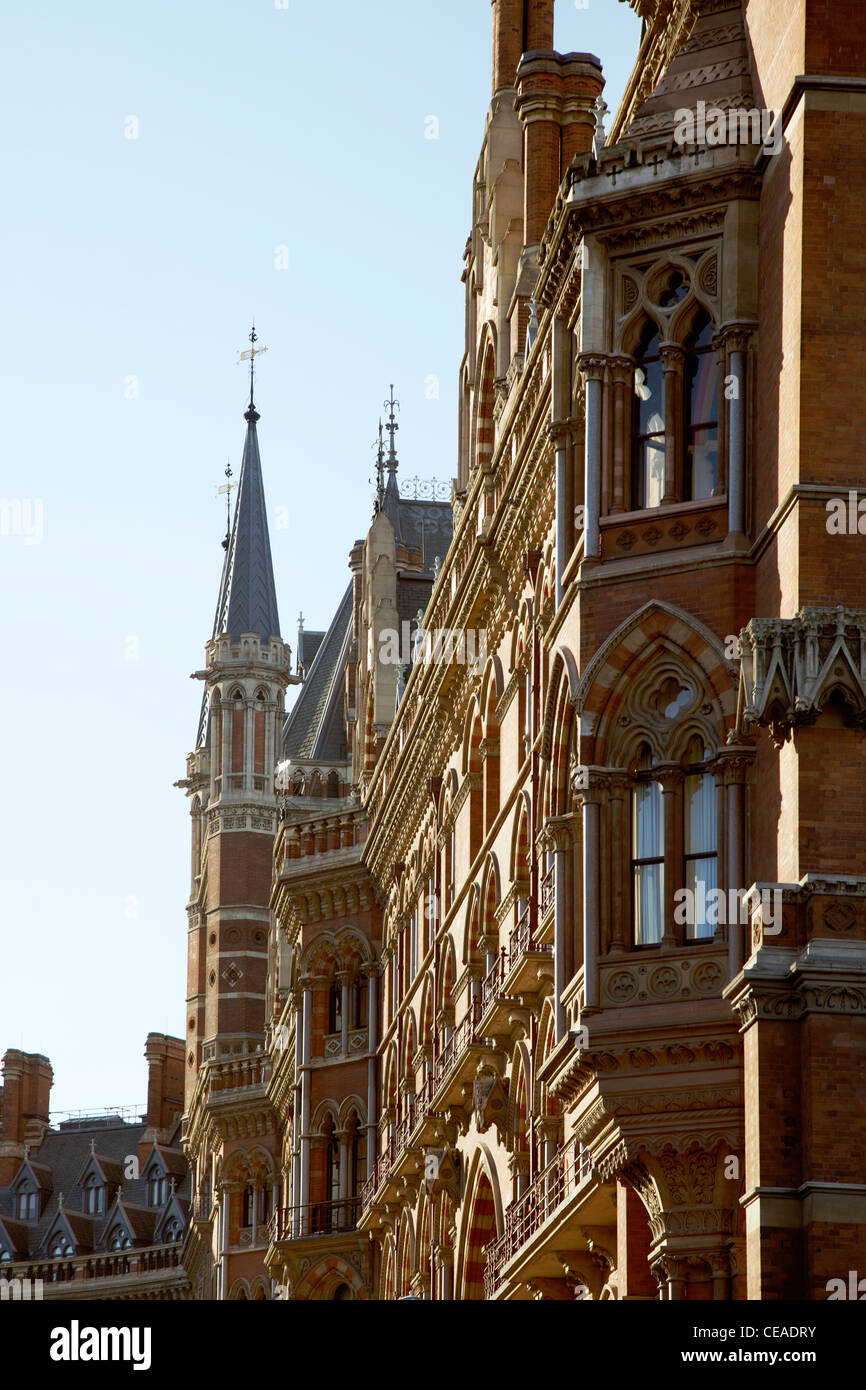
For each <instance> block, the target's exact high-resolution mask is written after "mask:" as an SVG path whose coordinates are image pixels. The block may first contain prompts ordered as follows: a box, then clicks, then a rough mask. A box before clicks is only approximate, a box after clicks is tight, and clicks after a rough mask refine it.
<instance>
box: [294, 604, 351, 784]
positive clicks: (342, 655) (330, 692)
mask: <svg viewBox="0 0 866 1390" xmlns="http://www.w3.org/2000/svg"><path fill="white" fill-rule="evenodd" d="M351 641H352V584H351V582H350V583H349V585H348V587H347V589H346V592H345V593H344V595H343V597H342V599H341V601H340V606H339V608H338V609H337V611H336V613H335V614H334V619H333V621H332V623H331V626H330V627H329V628H328V631H327V633H326V634H325V636H324V639H323V640H322V642H321V643H320V645H319V649H318V651H317V652H316V656H315V660H314V661H313V664H312V666H311V667H310V668H309V670H308V671H307V678H306V680H305V681H304V684H303V685H302V686H301V690H300V693H299V695H298V698H297V700H296V701H295V703H294V705H293V706H292V709H291V710H290V712H289V714H288V717H287V719H286V722H285V724H284V725H283V757H285V758H291V759H293V760H295V761H303V759H305V758H311V759H322V760H331V761H334V762H341V761H345V756H346V755H345V752H341V751H340V745H341V744H345V739H346V734H345V729H342V730H341V729H340V725H339V721H338V720H337V719H335V718H333V717H332V716H333V714H334V709H335V704H336V702H337V701H338V699H339V698H340V696H341V694H342V688H343V671H344V669H345V665H346V660H347V657H348V652H349V647H350V644H351Z"/></svg>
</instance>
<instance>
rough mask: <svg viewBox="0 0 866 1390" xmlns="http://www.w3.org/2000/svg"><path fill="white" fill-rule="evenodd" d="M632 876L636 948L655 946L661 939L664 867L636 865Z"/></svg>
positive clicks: (658, 865) (659, 865)
mask: <svg viewBox="0 0 866 1390" xmlns="http://www.w3.org/2000/svg"><path fill="white" fill-rule="evenodd" d="M634 874H635V877H634V924H635V942H636V944H637V945H638V946H650V945H656V944H657V943H658V942H659V941H661V939H662V897H663V893H664V867H663V865H661V864H638V865H637V866H636V867H635V871H634Z"/></svg>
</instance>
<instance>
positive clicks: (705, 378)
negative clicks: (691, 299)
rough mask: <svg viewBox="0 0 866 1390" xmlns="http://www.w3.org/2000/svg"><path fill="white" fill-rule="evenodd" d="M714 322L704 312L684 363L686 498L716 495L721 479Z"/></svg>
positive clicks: (698, 319)
mask: <svg viewBox="0 0 866 1390" xmlns="http://www.w3.org/2000/svg"><path fill="white" fill-rule="evenodd" d="M712 340H713V326H712V323H711V322H710V318H709V315H708V314H706V313H701V314H700V315H699V317H698V318H697V320H696V321H695V323H694V324H693V326H692V331H691V333H690V334H689V337H688V338H687V339H686V342H685V349H686V359H685V363H684V366H683V407H684V410H685V419H684V422H683V425H684V429H683V437H684V445H685V447H684V450H683V457H684V468H685V478H684V490H683V496H684V497H685V498H686V499H696V498H699V497H712V496H714V495H715V493H716V492H717V491H718V481H719V371H718V365H717V363H716V353H715V349H714V347H713V341H712Z"/></svg>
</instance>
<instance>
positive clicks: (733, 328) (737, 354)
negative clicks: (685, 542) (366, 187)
mask: <svg viewBox="0 0 866 1390" xmlns="http://www.w3.org/2000/svg"><path fill="white" fill-rule="evenodd" d="M722 336H723V338H724V341H725V344H726V347H727V350H728V375H729V377H731V378H733V380H732V385H731V394H730V400H729V401H728V402H727V405H728V469H727V479H728V532H729V534H730V535H732V536H739V535H743V534H744V533H745V529H746V419H747V404H748V402H747V399H746V397H747V391H746V385H747V382H746V372H747V363H748V359H747V348H748V342H749V330H748V327H747V326H746V325H733V324H732V325H730V326H728V327H726V328H724V329H723V330H722ZM719 386H720V390H721V393H722V400H720V401H719V414H720V415H721V413H722V411H723V409H724V405H725V400H724V396H725V383H724V380H723V381H721V382H720V383H719Z"/></svg>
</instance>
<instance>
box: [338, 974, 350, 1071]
mask: <svg viewBox="0 0 866 1390" xmlns="http://www.w3.org/2000/svg"><path fill="white" fill-rule="evenodd" d="M351 979H352V975H351V971H349V970H338V971H337V974H336V980H337V984H338V985H339V986H340V1051H341V1053H342V1054H343V1056H344V1057H347V1056H348V1055H349V984H350V981H351Z"/></svg>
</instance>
